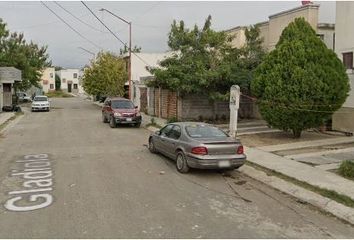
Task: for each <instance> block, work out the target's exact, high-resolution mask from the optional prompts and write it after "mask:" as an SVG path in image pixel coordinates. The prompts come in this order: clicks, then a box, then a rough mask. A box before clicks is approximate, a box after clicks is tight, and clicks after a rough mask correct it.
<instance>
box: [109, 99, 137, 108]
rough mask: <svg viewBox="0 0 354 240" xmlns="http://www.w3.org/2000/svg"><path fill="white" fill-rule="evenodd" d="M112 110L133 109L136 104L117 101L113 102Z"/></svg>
mask: <svg viewBox="0 0 354 240" xmlns="http://www.w3.org/2000/svg"><path fill="white" fill-rule="evenodd" d="M111 106H112V108H116V109H133V108H134V104H133V103H132V102H130V101H124V100H123V101H121V100H115V101H112V104H111Z"/></svg>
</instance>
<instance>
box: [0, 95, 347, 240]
mask: <svg viewBox="0 0 354 240" xmlns="http://www.w3.org/2000/svg"><path fill="white" fill-rule="evenodd" d="M52 105H53V106H54V109H52V111H51V112H49V113H46V112H42V113H28V114H26V115H25V116H24V117H23V118H22V119H21V120H20V121H19V123H18V124H17V125H15V126H14V127H13V128H11V129H9V130H8V131H7V132H6V133H5V135H3V136H0V203H1V205H0V228H1V229H0V238H348V237H353V236H354V228H353V227H352V226H349V225H347V224H344V223H342V222H341V221H339V220H337V219H335V218H333V217H330V216H326V215H324V214H322V213H320V212H318V211H317V210H315V209H313V208H311V207H310V206H307V205H304V204H301V203H299V202H297V201H296V200H294V199H292V198H290V197H288V196H286V195H284V194H281V193H279V192H277V191H275V190H273V189H270V188H269V187H267V186H265V185H263V184H262V183H259V182H256V181H254V180H252V179H249V178H248V177H247V176H244V175H242V174H241V173H239V172H237V171H235V172H234V173H233V174H232V175H229V176H227V175H226V176H225V175H224V176H223V175H222V174H221V173H219V172H217V171H193V172H192V173H190V174H187V175H181V174H178V173H177V172H176V170H175V166H174V164H173V162H172V161H169V160H167V159H166V158H164V157H162V156H159V155H153V154H150V153H149V151H148V150H147V148H146V146H144V144H146V140H147V136H148V135H149V132H148V131H147V130H145V129H143V128H140V129H137V128H131V127H120V128H117V129H110V127H109V126H108V125H107V124H103V123H102V122H101V115H100V110H99V108H98V107H97V106H94V105H93V104H92V103H90V102H89V101H87V100H83V99H80V98H68V99H53V102H52ZM38 154H43V155H38ZM31 155H32V156H31ZM161 171H164V174H160V172H161ZM37 178H39V179H37ZM43 179H45V180H43ZM41 180H43V181H42V182H41ZM38 189H40V190H38ZM18 191H20V192H18ZM39 191H41V192H39ZM51 197H53V199H51ZM46 205H48V206H46ZM44 206H46V207H44ZM41 207H43V208H41ZM36 208H38V209H36ZM9 209H10V210H9Z"/></svg>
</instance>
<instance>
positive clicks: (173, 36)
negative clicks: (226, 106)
mask: <svg viewBox="0 0 354 240" xmlns="http://www.w3.org/2000/svg"><path fill="white" fill-rule="evenodd" d="M248 31H249V33H250V34H248V35H247V39H248V40H250V43H252V44H253V45H252V47H246V46H245V47H243V48H241V49H237V48H232V46H231V41H232V37H231V36H230V35H229V34H228V33H227V32H224V31H222V32H219V31H215V30H213V29H212V28H211V16H208V18H207V19H206V21H205V23H204V26H203V28H201V29H200V28H198V26H197V25H195V26H194V28H193V29H188V28H186V27H185V25H184V22H183V21H180V22H179V23H177V22H176V21H173V23H172V25H171V30H170V33H169V36H168V46H169V48H170V50H171V51H172V52H173V54H172V56H171V57H168V58H166V59H165V60H163V61H161V62H160V67H158V68H151V69H149V70H150V72H151V73H152V74H153V75H154V76H155V79H154V80H152V81H150V82H149V83H148V85H149V86H154V87H162V88H166V89H170V90H174V91H179V93H180V94H181V95H184V94H202V95H206V96H208V97H209V99H210V100H211V101H215V100H228V98H229V90H230V87H231V86H232V85H234V84H238V85H241V86H242V87H243V88H247V89H248V88H249V82H250V81H251V79H252V72H251V71H253V70H254V68H255V65H256V64H255V58H257V57H259V56H260V55H261V54H253V52H256V51H258V49H259V48H260V49H261V43H262V41H261V39H260V38H259V30H258V27H257V26H254V27H251V28H250V29H249V30H247V33H248ZM257 34H258V35H257ZM257 44H258V45H259V46H258V45H257ZM246 45H247V44H246ZM256 45H257V47H259V48H256V47H255V46H256ZM262 52H264V51H263V50H262ZM251 59H252V61H251ZM251 63H253V64H251Z"/></svg>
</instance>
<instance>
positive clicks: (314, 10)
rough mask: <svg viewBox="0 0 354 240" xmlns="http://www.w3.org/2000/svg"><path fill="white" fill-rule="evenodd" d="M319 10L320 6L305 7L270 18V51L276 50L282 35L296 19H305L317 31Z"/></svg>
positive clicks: (310, 5)
mask: <svg viewBox="0 0 354 240" xmlns="http://www.w3.org/2000/svg"><path fill="white" fill-rule="evenodd" d="M318 9H319V5H312V4H309V5H305V6H301V7H298V8H294V9H291V10H288V11H284V12H281V13H278V14H275V15H272V16H270V17H269V43H268V46H269V50H272V49H274V48H275V45H276V44H277V42H278V40H279V38H280V35H281V33H282V32H283V30H284V28H286V27H287V26H288V25H289V23H291V22H293V21H294V20H295V18H299V17H303V18H305V20H306V21H307V22H308V23H309V24H310V25H311V26H312V28H313V29H317V23H318Z"/></svg>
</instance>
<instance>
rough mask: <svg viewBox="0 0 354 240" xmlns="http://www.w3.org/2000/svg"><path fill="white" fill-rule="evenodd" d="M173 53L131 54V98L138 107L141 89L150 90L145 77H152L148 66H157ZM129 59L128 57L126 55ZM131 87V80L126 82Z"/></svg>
mask: <svg viewBox="0 0 354 240" xmlns="http://www.w3.org/2000/svg"><path fill="white" fill-rule="evenodd" d="M170 54H171V53H168V52H167V53H134V54H132V56H131V58H132V59H131V65H132V67H131V79H132V82H131V92H130V93H131V98H132V101H133V102H134V104H135V105H136V106H138V108H139V109H140V108H141V105H140V95H141V92H140V91H141V89H143V91H144V90H146V91H149V90H148V88H147V87H146V85H145V82H144V79H146V78H149V77H152V74H151V73H150V72H149V71H148V70H147V69H146V68H147V67H157V66H158V64H159V62H160V61H162V60H163V59H164V58H166V57H167V56H169V55H170ZM125 59H126V60H128V57H125ZM125 85H126V87H127V88H128V87H129V81H127V82H126V83H125Z"/></svg>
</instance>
